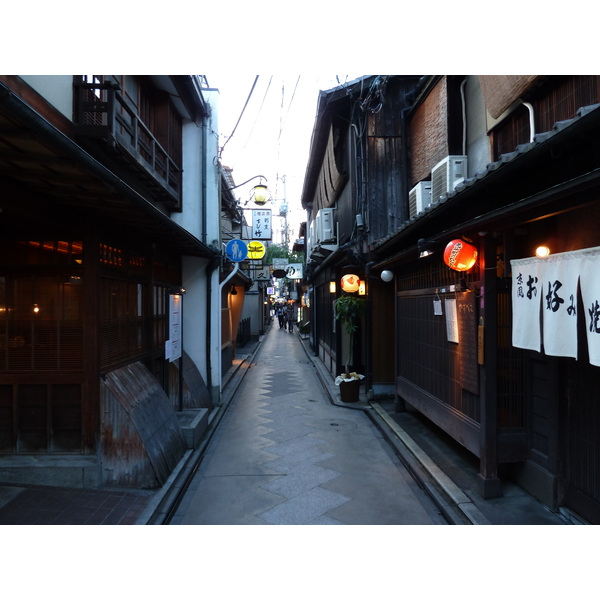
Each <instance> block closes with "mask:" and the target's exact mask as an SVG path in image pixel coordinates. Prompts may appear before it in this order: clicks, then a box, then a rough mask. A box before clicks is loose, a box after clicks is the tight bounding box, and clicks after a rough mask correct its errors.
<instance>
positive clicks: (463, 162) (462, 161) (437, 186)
mask: <svg viewBox="0 0 600 600" xmlns="http://www.w3.org/2000/svg"><path fill="white" fill-rule="evenodd" d="M466 178H467V157H466V156H446V158H444V160H441V161H440V162H439V163H438V164H437V165H435V167H433V170H432V171H431V202H432V203H433V204H435V203H436V202H439V201H440V198H441V197H442V196H446V195H447V194H449V193H450V192H452V191H454V189H455V188H456V186H457V185H458V184H459V183H461V182H463V181H464V180H465V179H466Z"/></svg>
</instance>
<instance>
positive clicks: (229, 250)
mask: <svg viewBox="0 0 600 600" xmlns="http://www.w3.org/2000/svg"><path fill="white" fill-rule="evenodd" d="M225 254H227V258H228V259H229V260H231V261H233V262H241V261H242V260H246V257H247V256H248V246H247V245H246V242H243V241H242V240H230V241H229V242H227V246H226V247H225Z"/></svg>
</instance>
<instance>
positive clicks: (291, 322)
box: [287, 304, 294, 333]
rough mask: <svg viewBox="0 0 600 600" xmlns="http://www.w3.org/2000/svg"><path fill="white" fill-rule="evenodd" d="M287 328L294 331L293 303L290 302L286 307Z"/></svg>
mask: <svg viewBox="0 0 600 600" xmlns="http://www.w3.org/2000/svg"><path fill="white" fill-rule="evenodd" d="M287 318H288V330H289V332H290V333H292V332H293V331H294V305H293V304H291V305H290V307H289V308H288V315H287Z"/></svg>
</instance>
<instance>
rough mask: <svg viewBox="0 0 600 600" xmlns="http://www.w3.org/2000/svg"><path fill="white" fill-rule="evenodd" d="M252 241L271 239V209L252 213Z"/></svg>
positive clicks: (262, 209)
mask: <svg viewBox="0 0 600 600" xmlns="http://www.w3.org/2000/svg"><path fill="white" fill-rule="evenodd" d="M252 239H255V240H256V239H259V240H270V239H271V209H270V208H261V209H260V210H253V211H252Z"/></svg>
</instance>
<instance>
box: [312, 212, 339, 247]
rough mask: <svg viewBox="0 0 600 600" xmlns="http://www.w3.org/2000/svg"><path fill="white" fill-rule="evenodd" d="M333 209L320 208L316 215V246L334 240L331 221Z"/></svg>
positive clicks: (333, 227)
mask: <svg viewBox="0 0 600 600" xmlns="http://www.w3.org/2000/svg"><path fill="white" fill-rule="evenodd" d="M334 210H335V208H322V209H321V210H320V211H319V212H318V213H317V218H316V219H315V221H316V232H315V233H316V238H317V240H316V241H317V243H318V244H324V243H325V242H333V241H334V240H335V226H334V225H335V224H334V219H333V211H334Z"/></svg>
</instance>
